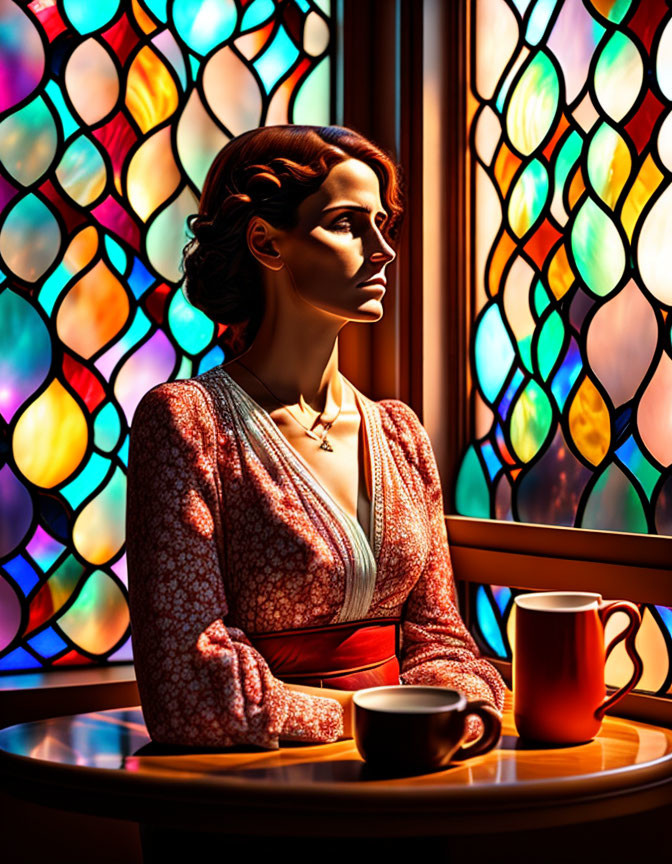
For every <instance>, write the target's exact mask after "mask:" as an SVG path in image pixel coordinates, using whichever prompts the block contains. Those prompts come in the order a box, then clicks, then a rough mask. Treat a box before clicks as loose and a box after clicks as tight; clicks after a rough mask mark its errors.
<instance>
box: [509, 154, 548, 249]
mask: <svg viewBox="0 0 672 864" xmlns="http://www.w3.org/2000/svg"><path fill="white" fill-rule="evenodd" d="M547 197H548V172H547V171H546V168H545V167H544V165H543V163H541V162H540V161H539V160H538V159H533V160H532V161H531V162H530V163H529V164H528V165H527V167H526V168H525V170H524V171H523V173H522V174H521V175H520V177H519V178H518V180H517V181H516V184H515V186H514V187H513V190H512V192H511V197H510V199H509V224H510V225H511V230H512V231H513V233H514V234H515V235H516V236H517V237H522V236H523V235H524V234H527V232H528V231H529V230H530V228H531V227H532V226H533V225H534V223H535V222H536V221H537V219H538V218H539V216H540V215H541V211H542V209H543V207H544V204H545V203H546V198H547Z"/></svg>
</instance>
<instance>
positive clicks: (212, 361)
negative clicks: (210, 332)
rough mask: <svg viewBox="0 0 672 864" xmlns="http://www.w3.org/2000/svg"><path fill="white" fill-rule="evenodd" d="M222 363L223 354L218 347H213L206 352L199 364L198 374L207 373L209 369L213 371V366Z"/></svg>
mask: <svg viewBox="0 0 672 864" xmlns="http://www.w3.org/2000/svg"><path fill="white" fill-rule="evenodd" d="M223 362H224V352H223V351H222V349H221V348H220V347H219V345H215V347H214V348H213V349H212V350H211V351H208V353H207V354H206V355H205V357H204V358H203V359H202V360H201V362H200V363H199V365H198V374H199V375H202V374H203V373H204V372H207V371H208V370H210V369H214V367H215V366H219V364H220V363H223Z"/></svg>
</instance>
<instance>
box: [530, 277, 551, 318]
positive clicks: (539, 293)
mask: <svg viewBox="0 0 672 864" xmlns="http://www.w3.org/2000/svg"><path fill="white" fill-rule="evenodd" d="M533 296H534V301H533V302H534V311H535V312H536V313H537V317H538V318H541V316H542V314H543V312H544V310H545V309H547V308H548V305H549V303H550V302H551V301H550V298H549V296H548V292H547V291H546V289H545V288H544V286H543V284H542V283H541V282H540V281H539V280H537V283H536V285H535V286H534V295H533Z"/></svg>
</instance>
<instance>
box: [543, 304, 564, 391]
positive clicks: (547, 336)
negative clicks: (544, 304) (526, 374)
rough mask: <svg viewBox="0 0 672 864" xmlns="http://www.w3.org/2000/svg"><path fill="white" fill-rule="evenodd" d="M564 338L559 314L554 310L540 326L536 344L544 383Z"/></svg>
mask: <svg viewBox="0 0 672 864" xmlns="http://www.w3.org/2000/svg"><path fill="white" fill-rule="evenodd" d="M564 338H565V325H564V324H563V323H562V318H561V317H560V315H559V313H558V312H556V311H555V310H554V311H553V312H551V314H550V315H549V316H548V318H547V319H546V320H545V321H544V323H543V324H542V325H541V331H540V333H539V342H538V343H537V363H538V365H539V373H540V374H541V377H542V379H543V380H544V381H545V380H546V379H547V378H548V376H549V375H550V374H551V371H552V369H553V367H554V366H555V361H556V360H557V359H558V357H559V356H560V351H561V350H562V343H563V340H564Z"/></svg>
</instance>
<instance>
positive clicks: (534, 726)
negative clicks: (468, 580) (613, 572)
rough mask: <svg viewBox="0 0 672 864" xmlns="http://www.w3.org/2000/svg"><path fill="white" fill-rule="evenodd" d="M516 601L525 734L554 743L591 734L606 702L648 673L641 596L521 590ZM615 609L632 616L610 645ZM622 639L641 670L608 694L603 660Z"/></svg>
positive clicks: (516, 678) (516, 702) (520, 725)
mask: <svg viewBox="0 0 672 864" xmlns="http://www.w3.org/2000/svg"><path fill="white" fill-rule="evenodd" d="M515 604H516V613H515V614H516V639H515V650H514V653H513V710H514V719H515V723H516V728H517V729H518V734H519V735H520V736H521V738H528V739H531V740H534V741H544V742H547V743H553V744H580V743H582V742H584V741H590V740H591V738H594V737H595V735H597V733H598V732H599V731H600V726H601V725H602V718H603V717H604V714H605V712H606V711H607V709H608V708H611V707H612V705H615V704H616V702H618V701H619V700H620V699H622V698H623V697H624V696H625V694H626V693H629V692H630V690H632V688H633V687H634V686H635V685H636V684H637V682H638V681H639V679H640V677H641V675H642V660H641V658H640V656H639V654H638V653H637V650H636V648H635V638H636V636H637V631H638V630H639V627H640V624H641V623H642V620H641V616H640V614H639V610H638V609H637V607H636V606H635V604H634V603H628V602H626V601H613V602H610V601H608V600H603V599H602V597H601V596H600V595H599V594H592V593H588V592H583V591H544V592H537V593H534V594H520V595H518V596H517V597H516V598H515ZM614 612H625V613H626V615H628V617H629V618H630V623H629V624H628V626H627V627H626V628H625V629H624V630H623V631H622V632H621V633H618V634H617V635H616V636H615V637H614V638H613V639H612V640H611V642H610V643H609V645H608V647H607V648H606V650H605V646H604V628H605V626H606V622H607V619H608V618H610V617H611V615H613V614H614ZM622 640H625V649H626V651H627V653H628V656H629V657H630V659H631V660H632V663H633V666H634V671H633V674H632V677H631V678H630V680H629V681H628V683H627V684H626V685H625V686H623V687H621V688H620V689H618V690H616V692H615V693H612V694H611V695H610V696H607V695H606V687H605V683H604V665H605V663H606V660H607V657H608V656H609V654H610V653H611V651H612V650H613V648H614V647H615V646H616V645H617V644H618V643H619V642H621V641H622Z"/></svg>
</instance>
